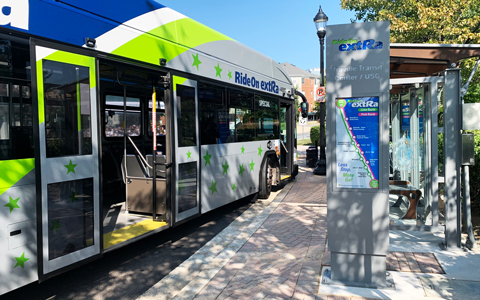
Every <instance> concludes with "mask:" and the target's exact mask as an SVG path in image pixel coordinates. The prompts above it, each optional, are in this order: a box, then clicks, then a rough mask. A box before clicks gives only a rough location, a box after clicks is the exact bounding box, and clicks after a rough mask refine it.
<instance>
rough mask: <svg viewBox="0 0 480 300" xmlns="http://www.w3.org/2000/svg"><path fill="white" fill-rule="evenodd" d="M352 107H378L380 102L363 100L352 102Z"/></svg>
mask: <svg viewBox="0 0 480 300" xmlns="http://www.w3.org/2000/svg"><path fill="white" fill-rule="evenodd" d="M352 107H378V102H375V101H361V102H354V103H352Z"/></svg>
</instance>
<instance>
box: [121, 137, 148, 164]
mask: <svg viewBox="0 0 480 300" xmlns="http://www.w3.org/2000/svg"><path fill="white" fill-rule="evenodd" d="M127 138H128V140H129V141H130V143H132V145H133V148H135V150H136V151H137V153H138V156H140V158H141V159H142V161H143V163H144V164H145V165H146V166H147V167H148V168H149V169H153V167H152V166H150V165H149V164H148V162H147V161H146V160H145V158H143V155H142V153H140V150H138V148H137V146H136V145H135V143H134V142H133V141H132V138H131V137H130V136H128V135H127Z"/></svg>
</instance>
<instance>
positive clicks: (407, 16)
mask: <svg viewBox="0 0 480 300" xmlns="http://www.w3.org/2000/svg"><path fill="white" fill-rule="evenodd" d="M341 6H342V9H346V10H352V11H355V19H352V20H351V21H352V22H355V21H363V22H369V21H383V20H390V42H392V43H428V44H478V43H480V1H478V0H395V1H385V0H341ZM475 61H476V60H475V59H473V58H470V59H465V60H464V61H462V62H461V67H462V78H463V81H464V82H466V80H467V79H468V77H469V76H470V73H471V71H472V69H473V66H474V65H475ZM464 100H465V102H467V103H468V102H480V72H477V73H476V74H475V76H474V77H473V79H472V82H471V83H470V89H469V93H468V94H467V95H466V96H465V98H464Z"/></svg>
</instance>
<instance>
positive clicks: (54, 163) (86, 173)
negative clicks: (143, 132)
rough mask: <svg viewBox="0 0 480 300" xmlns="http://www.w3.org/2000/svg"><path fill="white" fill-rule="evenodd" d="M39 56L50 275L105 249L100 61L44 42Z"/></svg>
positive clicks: (42, 246)
mask: <svg viewBox="0 0 480 300" xmlns="http://www.w3.org/2000/svg"><path fill="white" fill-rule="evenodd" d="M35 57H36V75H37V77H36V80H37V81H36V84H37V91H38V125H39V127H38V136H39V151H37V153H36V159H37V160H39V166H40V173H39V172H38V171H37V178H38V181H37V185H38V184H39V185H40V187H41V192H40V193H37V203H40V204H37V207H38V208H39V209H37V214H38V216H37V219H38V221H37V228H38V230H39V232H40V233H39V240H38V241H37V243H38V249H39V254H38V261H39V265H40V266H39V275H40V276H46V277H48V275H47V274H49V273H51V272H54V271H56V270H59V269H61V268H64V267H66V266H69V265H71V264H74V263H77V262H79V261H82V260H85V259H87V258H91V257H92V256H95V255H97V254H99V253H100V248H101V247H100V225H99V220H100V212H99V208H100V205H99V166H98V159H99V158H98V129H97V121H96V120H98V112H97V104H96V103H97V91H96V68H95V64H96V62H95V58H93V57H87V56H83V55H79V54H75V53H71V52H65V51H59V50H57V49H51V48H46V47H42V46H38V45H36V46H35ZM37 166H38V162H37ZM37 190H38V189H37Z"/></svg>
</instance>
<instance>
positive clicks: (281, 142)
mask: <svg viewBox="0 0 480 300" xmlns="http://www.w3.org/2000/svg"><path fill="white" fill-rule="evenodd" d="M280 144H282V146H283V149H285V152H287V153H288V149H287V146H285V144H284V143H283V141H282V140H280Z"/></svg>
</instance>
